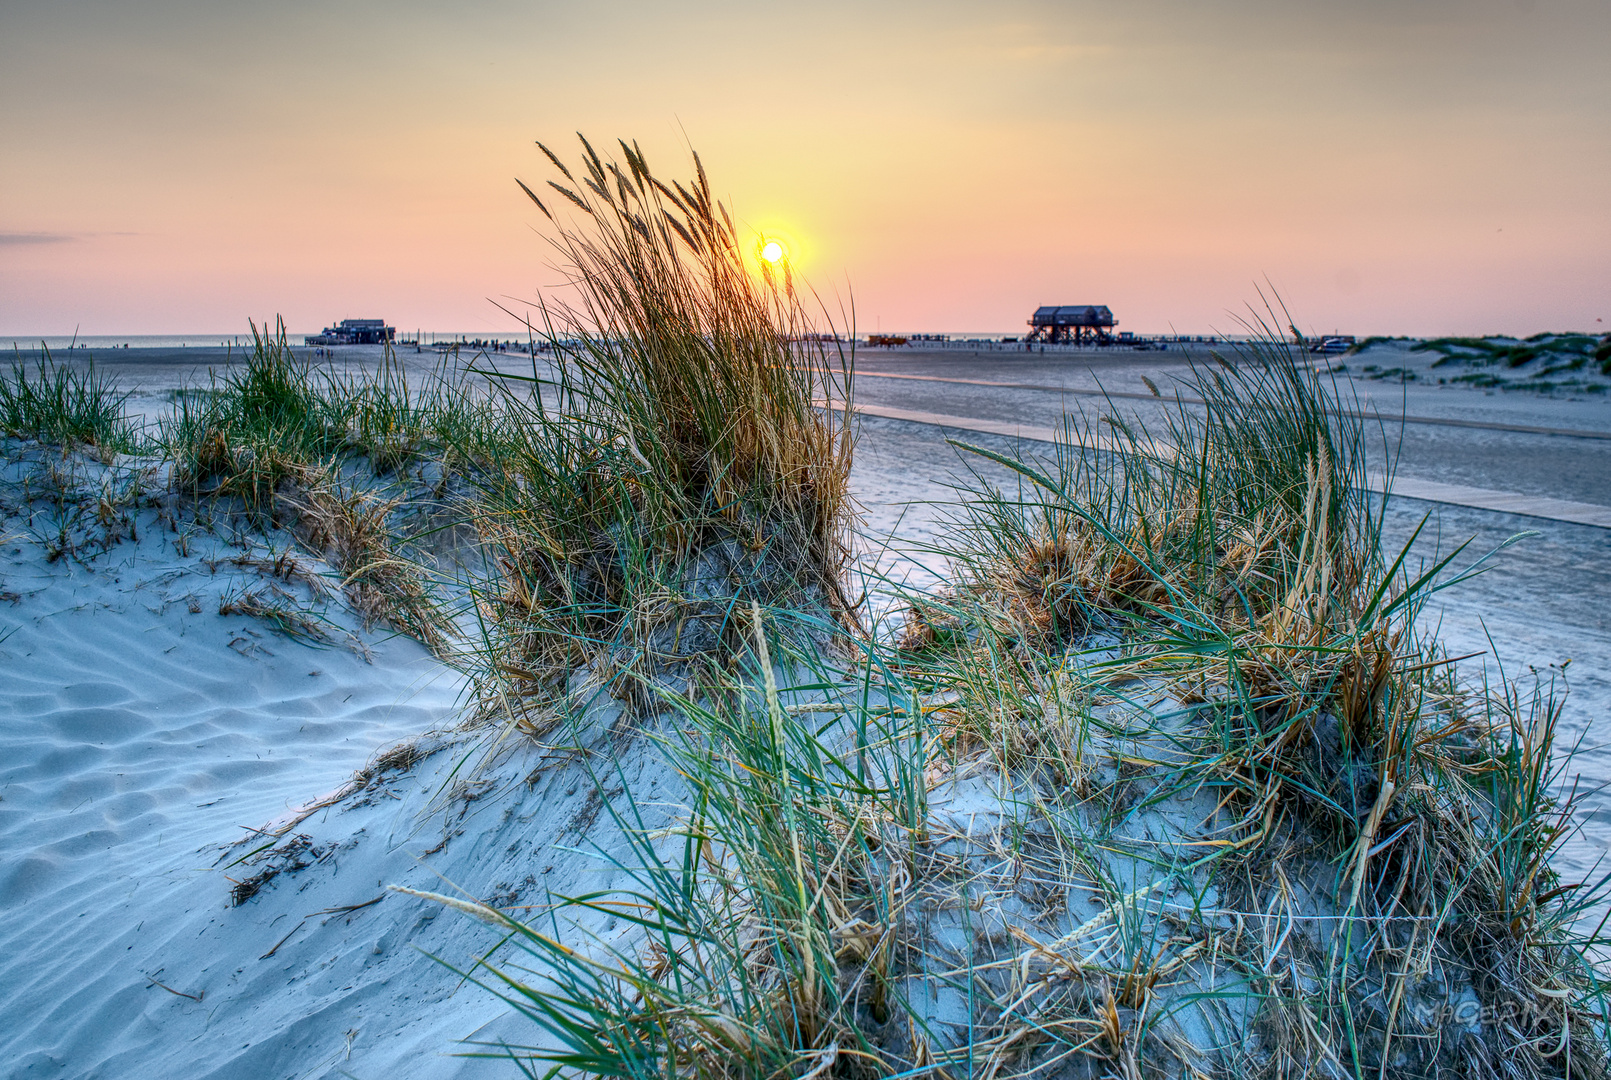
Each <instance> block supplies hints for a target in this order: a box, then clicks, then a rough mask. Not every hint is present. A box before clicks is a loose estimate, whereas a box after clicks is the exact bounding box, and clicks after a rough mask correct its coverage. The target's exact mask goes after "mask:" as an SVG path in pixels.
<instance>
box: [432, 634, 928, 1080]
mask: <svg viewBox="0 0 1611 1080" xmlns="http://www.w3.org/2000/svg"><path fill="white" fill-rule="evenodd" d="M742 618H743V623H744V625H745V626H746V628H747V629H748V630H749V631H750V632H751V633H753V634H754V635H755V637H754V639H753V640H755V641H756V650H755V668H754V669H753V670H751V671H750V672H749V675H750V678H749V680H747V681H746V682H745V683H742V684H739V683H735V684H730V685H729V686H728V687H727V688H726V689H727V690H729V691H731V693H726V694H720V695H715V696H713V697H712V698H711V699H710V703H709V704H708V705H707V704H702V703H696V702H694V701H691V700H689V699H687V698H673V699H669V700H668V704H672V705H674V706H675V710H676V714H677V717H676V722H675V723H674V724H672V725H670V726H668V727H667V729H665V731H664V732H663V733H660V734H657V735H656V737H655V738H656V742H657V744H658V745H659V747H660V749H661V750H662V752H663V753H664V754H665V755H666V758H667V760H668V762H669V763H670V764H671V765H672V767H673V768H674V769H675V770H676V771H677V773H678V774H680V775H682V776H684V777H685V778H686V779H687V781H688V785H687V794H686V805H685V807H684V813H683V814H681V815H680V817H679V820H678V821H677V822H676V823H675V824H673V825H672V826H671V827H670V828H669V829H665V830H654V831H651V830H650V829H648V828H646V827H645V823H644V817H645V814H646V813H647V812H648V807H647V806H640V805H639V804H638V803H637V801H636V800H635V799H634V798H633V797H632V795H631V793H630V791H629V790H628V791H625V792H623V793H622V794H623V795H624V798H623V799H622V800H621V802H620V803H617V802H610V803H608V804H607V805H608V807H609V813H610V814H611V816H612V818H613V819H614V822H615V824H616V826H617V827H618V828H619V829H621V830H622V832H623V834H624V836H625V837H626V840H627V845H628V847H627V851H626V852H625V853H617V854H614V855H610V854H606V853H604V851H603V849H602V848H601V849H600V853H601V856H602V857H603V858H605V859H607V860H608V861H609V863H610V865H612V867H613V868H614V869H616V870H618V871H620V872H621V873H623V874H624V875H625V876H626V877H627V879H628V881H629V882H630V884H629V885H628V886H626V887H625V888H624V889H622V890H620V891H618V892H615V893H612V894H610V895H599V894H594V895H588V896H580V897H574V898H552V902H551V906H550V907H549V916H548V920H549V923H550V925H549V926H548V927H545V928H542V929H539V928H536V927H533V926H528V925H524V924H522V923H520V922H518V921H516V920H514V919H512V918H510V917H508V916H507V915H504V914H502V913H500V912H497V911H494V910H492V909H490V908H487V907H484V906H482V905H479V904H466V903H464V902H462V901H456V900H453V899H451V898H448V897H442V896H438V895H435V894H423V893H417V894H416V895H420V896H424V897H426V898H428V899H432V900H436V901H438V902H443V903H446V904H448V905H449V906H453V907H457V908H459V909H461V910H464V911H466V912H467V913H469V914H471V915H474V916H476V917H477V918H480V919H482V920H483V921H486V922H489V923H491V924H493V925H494V926H497V927H499V928H500V929H503V930H505V931H507V932H508V933H509V935H510V940H512V941H513V943H514V944H515V945H516V946H517V947H519V948H520V949H522V950H524V951H525V952H526V953H527V954H529V955H530V956H531V957H532V958H533V959H535V961H536V962H537V963H538V964H540V965H541V970H542V978H540V979H534V980H527V979H525V978H524V977H522V973H521V972H520V971H519V970H518V969H517V968H515V967H514V966H513V965H511V964H507V963H503V964H497V963H492V962H486V963H483V964H481V965H479V970H478V971H471V972H467V973H466V974H467V975H468V976H470V977H475V978H478V979H480V980H482V985H484V986H487V987H488V988H489V989H493V990H494V992H496V993H498V994H499V995H500V996H502V997H503V998H504V1000H506V1001H507V1002H509V1003H510V1004H511V1005H512V1006H513V1007H514V1008H515V1009H517V1010H518V1011H520V1012H521V1013H523V1014H524V1015H525V1016H527V1017H528V1018H529V1019H531V1020H532V1021H533V1022H534V1023H535V1024H536V1025H537V1026H538V1027H539V1028H540V1029H542V1031H543V1032H544V1033H545V1034H546V1035H547V1036H548V1037H549V1039H550V1042H549V1043H548V1044H547V1045H546V1046H541V1047H531V1046H508V1045H501V1046H497V1047H495V1048H489V1049H488V1050H486V1051H484V1052H483V1053H484V1054H485V1056H490V1057H501V1058H506V1059H513V1060H515V1061H516V1062H517V1063H519V1065H520V1067H521V1068H522V1069H523V1070H526V1071H528V1074H529V1072H530V1070H532V1069H545V1068H546V1067H548V1066H557V1067H559V1068H560V1069H564V1070H569V1071H573V1072H574V1073H575V1074H577V1075H599V1076H616V1077H643V1078H645V1080H647V1078H650V1077H663V1076H690V1077H700V1078H717V1077H734V1076H776V1075H802V1074H809V1073H811V1071H812V1070H816V1072H815V1075H819V1076H820V1075H829V1074H846V1075H866V1076H874V1075H880V1074H884V1073H887V1072H889V1071H892V1070H893V1069H895V1068H897V1067H899V1066H900V1065H901V1064H902V1063H906V1064H913V1063H916V1061H917V1060H918V1059H919V1058H920V1057H921V1054H919V1055H918V1057H917V1058H914V1056H913V1051H914V1046H913V1041H912V1029H911V1027H910V1026H909V1022H908V1023H903V1022H902V1021H903V1020H906V1021H909V1020H910V1018H909V1017H906V1016H904V1015H903V1010H901V1008H900V1006H899V1002H900V990H899V988H898V986H897V985H896V983H895V981H894V974H893V972H894V968H895V966H896V964H897V960H896V959H895V953H894V949H895V943H896V939H897V937H898V927H899V926H900V925H901V924H902V923H903V922H904V920H905V918H906V916H905V913H904V910H903V909H904V908H905V906H906V904H907V902H908V900H907V897H906V895H905V884H904V882H906V881H909V880H910V877H909V868H910V865H911V863H910V860H911V858H912V854H913V852H912V844H913V838H914V837H915V836H916V834H917V826H918V825H919V824H920V823H921V821H922V819H923V815H924V808H923V801H922V799H923V784H922V763H921V762H922V753H923V740H922V738H921V726H922V719H921V712H920V711H915V710H912V709H910V708H903V707H901V706H900V705H899V703H890V704H889V705H887V706H886V707H884V708H872V709H869V710H867V711H866V712H861V713H859V714H858V720H857V722H855V723H839V724H835V723H830V724H828V725H827V726H826V728H825V729H818V728H816V727H815V726H814V725H811V724H808V723H802V722H800V720H799V719H798V718H797V716H798V715H799V712H798V710H797V709H791V707H790V705H789V702H790V701H791V700H794V701H795V702H796V704H800V702H799V701H798V691H797V690H792V689H783V690H780V689H779V687H778V686H777V684H776V682H775V681H774V679H773V675H772V667H771V655H772V653H771V649H770V647H769V646H768V644H767V638H766V629H765V626H764V622H763V619H762V616H761V613H760V610H759V608H751V609H750V610H749V611H748V612H745V613H744V615H743V617H742ZM784 644H785V647H786V643H784ZM873 668H874V665H872V664H871V663H870V664H869V666H868V667H867V668H866V669H864V670H863V671H862V673H861V674H862V689H863V690H864V691H865V692H867V693H869V694H871V695H873V696H877V694H876V691H875V690H874V689H873V687H872V684H871V679H872V678H873ZM847 751H848V752H847ZM611 779H612V778H611V777H610V776H607V775H606V776H603V777H597V778H596V780H597V782H598V783H600V785H601V786H603V785H605V784H606V783H607V782H609V781H610V780H611ZM402 891H405V892H406V891H411V890H402ZM599 913H609V914H614V915H618V916H620V917H621V918H624V919H629V920H631V921H633V922H635V923H636V924H637V925H638V926H640V927H641V928H642V930H643V936H642V938H641V940H638V941H633V942H630V943H628V944H625V945H612V944H609V943H607V942H605V941H603V940H602V939H594V940H584V939H586V938H587V937H588V934H587V931H586V930H585V929H583V927H584V926H585V925H587V924H588V923H590V922H592V921H593V919H594V917H595V916H596V915H598V914H599ZM567 942H569V943H567ZM919 1023H921V1022H920V1021H919Z"/></svg>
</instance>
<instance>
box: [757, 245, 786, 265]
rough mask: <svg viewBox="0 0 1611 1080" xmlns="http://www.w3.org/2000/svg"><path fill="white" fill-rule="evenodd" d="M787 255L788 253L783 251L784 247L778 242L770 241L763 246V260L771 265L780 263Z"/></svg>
mask: <svg viewBox="0 0 1611 1080" xmlns="http://www.w3.org/2000/svg"><path fill="white" fill-rule="evenodd" d="M787 254H788V252H787V251H785V250H784V249H783V245H782V244H780V243H778V242H777V241H776V240H768V241H767V242H766V243H764V244H762V245H761V258H763V259H765V260H766V261H767V262H769V263H780V262H782V261H783V257H784V256H785V255H787Z"/></svg>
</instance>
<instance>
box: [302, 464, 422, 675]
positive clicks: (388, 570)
mask: <svg viewBox="0 0 1611 1080" xmlns="http://www.w3.org/2000/svg"><path fill="white" fill-rule="evenodd" d="M402 498H403V497H402V496H394V497H392V498H389V499H387V498H381V497H379V496H376V495H374V494H372V493H370V492H367V491H364V490H362V489H350V490H343V489H342V488H341V486H340V485H338V484H337V483H335V482H334V481H332V480H331V479H329V478H322V479H315V480H313V481H311V482H308V483H305V484H304V485H303V487H302V493H301V494H300V495H298V496H295V497H293V498H292V499H291V500H290V501H291V503H292V505H293V506H294V507H295V508H296V510H297V524H296V532H297V534H298V535H299V536H300V537H301V538H302V540H303V542H304V543H305V544H307V545H308V546H309V547H310V548H312V549H313V550H315V551H318V552H320V553H322V554H324V555H326V556H328V557H329V558H330V559H331V561H332V562H333V563H334V565H335V567H336V569H337V571H338V572H339V573H340V574H341V584H342V587H343V589H344V591H345V592H346V595H347V599H348V602H349V603H350V604H351V606H352V608H353V610H354V611H356V612H358V614H359V615H360V617H362V618H363V619H364V622H365V624H366V627H367V626H372V625H373V624H374V623H376V622H379V621H385V622H387V623H389V624H391V625H392V626H393V627H395V628H396V629H398V630H401V631H403V632H404V633H407V634H409V635H411V636H413V637H415V638H417V639H418V640H419V641H421V642H423V643H424V644H425V645H426V646H427V647H428V648H430V649H431V650H433V651H434V652H437V653H443V652H445V651H446V650H447V648H448V645H449V643H450V640H451V638H452V637H453V633H454V632H453V626H452V623H451V621H450V620H449V618H448V616H447V615H446V613H445V612H444V611H443V609H442V608H441V606H440V605H439V604H438V603H437V602H436V601H435V600H434V599H433V597H432V595H431V590H430V588H429V581H428V579H427V577H426V574H425V571H424V570H423V568H422V567H421V566H420V565H419V563H418V562H416V561H415V560H412V559H408V558H405V557H403V556H402V555H400V554H399V553H398V551H397V550H396V545H397V537H396V532H395V530H393V529H392V528H391V527H390V524H389V518H390V516H391V514H392V513H393V512H394V511H395V510H396V509H397V506H398V504H399V503H401V502H402Z"/></svg>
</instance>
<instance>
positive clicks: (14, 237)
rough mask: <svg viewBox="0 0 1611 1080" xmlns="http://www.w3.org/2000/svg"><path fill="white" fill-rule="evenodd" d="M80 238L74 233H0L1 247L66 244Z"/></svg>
mask: <svg viewBox="0 0 1611 1080" xmlns="http://www.w3.org/2000/svg"><path fill="white" fill-rule="evenodd" d="M77 239H78V237H76V236H74V235H73V234H72V233H54V232H0V247H10V246H12V245H14V244H65V243H67V242H68V241H70V240H77Z"/></svg>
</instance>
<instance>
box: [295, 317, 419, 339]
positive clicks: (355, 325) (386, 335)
mask: <svg viewBox="0 0 1611 1080" xmlns="http://www.w3.org/2000/svg"><path fill="white" fill-rule="evenodd" d="M396 337H397V327H395V326H387V325H386V320H385V319H342V320H341V322H339V323H337V324H336V325H335V326H327V327H325V328H324V329H323V330H321V331H320V332H319V333H317V334H309V335H308V336H307V338H306V339H304V340H305V343H306V344H308V345H384V344H387V343H388V342H390V341H392V340H393V339H394V338H396Z"/></svg>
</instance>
